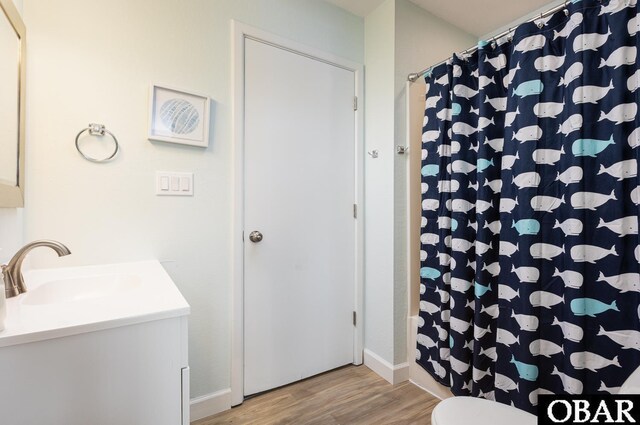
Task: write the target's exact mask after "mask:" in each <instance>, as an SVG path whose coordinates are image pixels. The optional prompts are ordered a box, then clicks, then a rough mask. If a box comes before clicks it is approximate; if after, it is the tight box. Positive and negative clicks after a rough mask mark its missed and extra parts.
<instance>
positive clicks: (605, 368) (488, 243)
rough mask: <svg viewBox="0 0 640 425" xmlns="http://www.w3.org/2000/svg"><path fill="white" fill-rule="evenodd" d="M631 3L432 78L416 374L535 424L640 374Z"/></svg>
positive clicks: (531, 31)
mask: <svg viewBox="0 0 640 425" xmlns="http://www.w3.org/2000/svg"><path fill="white" fill-rule="evenodd" d="M637 12H638V8H637V5H636V0H611V1H606V0H605V1H602V2H600V1H597V0H583V1H578V2H575V3H572V4H569V5H568V7H567V10H566V11H559V12H558V13H555V14H554V15H552V16H551V17H549V18H544V19H543V20H540V21H539V22H534V23H527V24H523V25H521V26H520V27H518V28H517V29H516V30H515V32H514V33H513V34H512V37H505V38H503V39H500V40H495V41H490V42H488V43H482V47H481V48H480V49H479V50H478V52H476V53H474V54H473V55H472V56H471V57H468V58H459V57H456V56H454V58H453V59H452V60H451V61H450V62H449V63H447V64H444V65H441V66H438V67H436V68H435V69H433V70H432V72H431V73H430V74H429V75H428V76H427V77H426V83H427V87H428V89H427V97H426V110H425V118H424V128H423V138H422V141H423V144H422V147H423V149H422V158H423V163H422V170H421V172H422V192H423V198H422V210H423V217H422V229H421V237H420V241H421V269H420V278H421V285H420V292H421V301H420V317H419V329H418V336H417V341H418V344H417V351H416V358H417V362H418V363H419V364H420V365H422V367H424V369H426V370H427V371H428V372H429V373H430V374H431V375H432V376H433V377H434V378H435V379H436V380H437V381H438V382H440V383H441V384H443V385H446V386H449V387H450V388H451V391H452V392H453V393H454V394H456V395H473V396H478V397H484V398H487V399H491V400H496V401H498V402H502V403H506V404H512V405H514V406H516V407H518V408H521V409H524V410H527V411H530V412H535V407H534V406H536V404H537V399H538V395H539V394H551V393H553V394H586V393H592V394H595V393H602V392H610V393H615V392H616V391H617V389H618V387H620V386H621V384H622V383H623V382H624V380H625V379H626V378H627V377H628V376H629V375H630V374H631V372H633V370H634V369H635V368H637V367H638V366H640V326H639V315H640V310H639V308H638V307H639V305H640V274H639V271H640V270H639V266H638V264H639V261H640V244H639V240H638V203H639V202H640V187H639V185H638V177H637V167H638V155H639V151H640V149H639V148H638V146H639V145H640V129H639V128H638V127H640V125H639V120H638V114H637V112H638V93H640V90H638V86H639V85H640V70H639V67H638V64H637V47H638V31H639V26H638V25H639V24H638V21H639V18H638V15H637Z"/></svg>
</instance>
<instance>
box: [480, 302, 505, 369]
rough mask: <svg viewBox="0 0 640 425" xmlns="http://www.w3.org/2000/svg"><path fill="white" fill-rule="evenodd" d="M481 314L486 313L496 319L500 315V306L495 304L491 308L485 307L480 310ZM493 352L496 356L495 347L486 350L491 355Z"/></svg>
mask: <svg viewBox="0 0 640 425" xmlns="http://www.w3.org/2000/svg"><path fill="white" fill-rule="evenodd" d="M480 313H486V314H488V315H489V316H491V317H492V318H494V319H496V318H498V316H499V315H500V307H499V306H498V304H493V305H490V306H489V307H484V306H483V307H482V308H481V309H480ZM491 350H493V353H494V354H495V347H492V348H488V349H487V350H485V353H490V352H491ZM480 354H483V352H482V350H480ZM486 355H487V356H489V357H490V355H489V354H486Z"/></svg>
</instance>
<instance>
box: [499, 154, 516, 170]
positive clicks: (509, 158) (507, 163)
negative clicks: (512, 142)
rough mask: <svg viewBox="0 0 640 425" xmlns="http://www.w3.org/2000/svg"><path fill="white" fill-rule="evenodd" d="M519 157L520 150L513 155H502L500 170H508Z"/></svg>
mask: <svg viewBox="0 0 640 425" xmlns="http://www.w3.org/2000/svg"><path fill="white" fill-rule="evenodd" d="M519 159H520V152H516V154H515V155H504V156H503V157H502V166H501V167H500V168H501V169H502V170H508V169H509V168H511V167H513V165H514V164H515V163H516V161H517V160H519Z"/></svg>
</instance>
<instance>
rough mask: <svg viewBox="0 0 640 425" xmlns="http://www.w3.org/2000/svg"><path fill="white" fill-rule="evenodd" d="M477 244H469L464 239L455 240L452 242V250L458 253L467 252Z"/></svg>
mask: <svg viewBox="0 0 640 425" xmlns="http://www.w3.org/2000/svg"><path fill="white" fill-rule="evenodd" d="M474 244H475V241H474V242H469V241H468V240H466V239H462V238H453V239H452V241H451V249H452V250H454V251H458V252H467V251H468V250H470V249H471V247H472V246H473V245H474Z"/></svg>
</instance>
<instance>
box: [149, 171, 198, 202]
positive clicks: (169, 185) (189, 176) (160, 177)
mask: <svg viewBox="0 0 640 425" xmlns="http://www.w3.org/2000/svg"><path fill="white" fill-rule="evenodd" d="M156 195H164V196H193V173H178V172H171V171H157V172H156Z"/></svg>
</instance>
